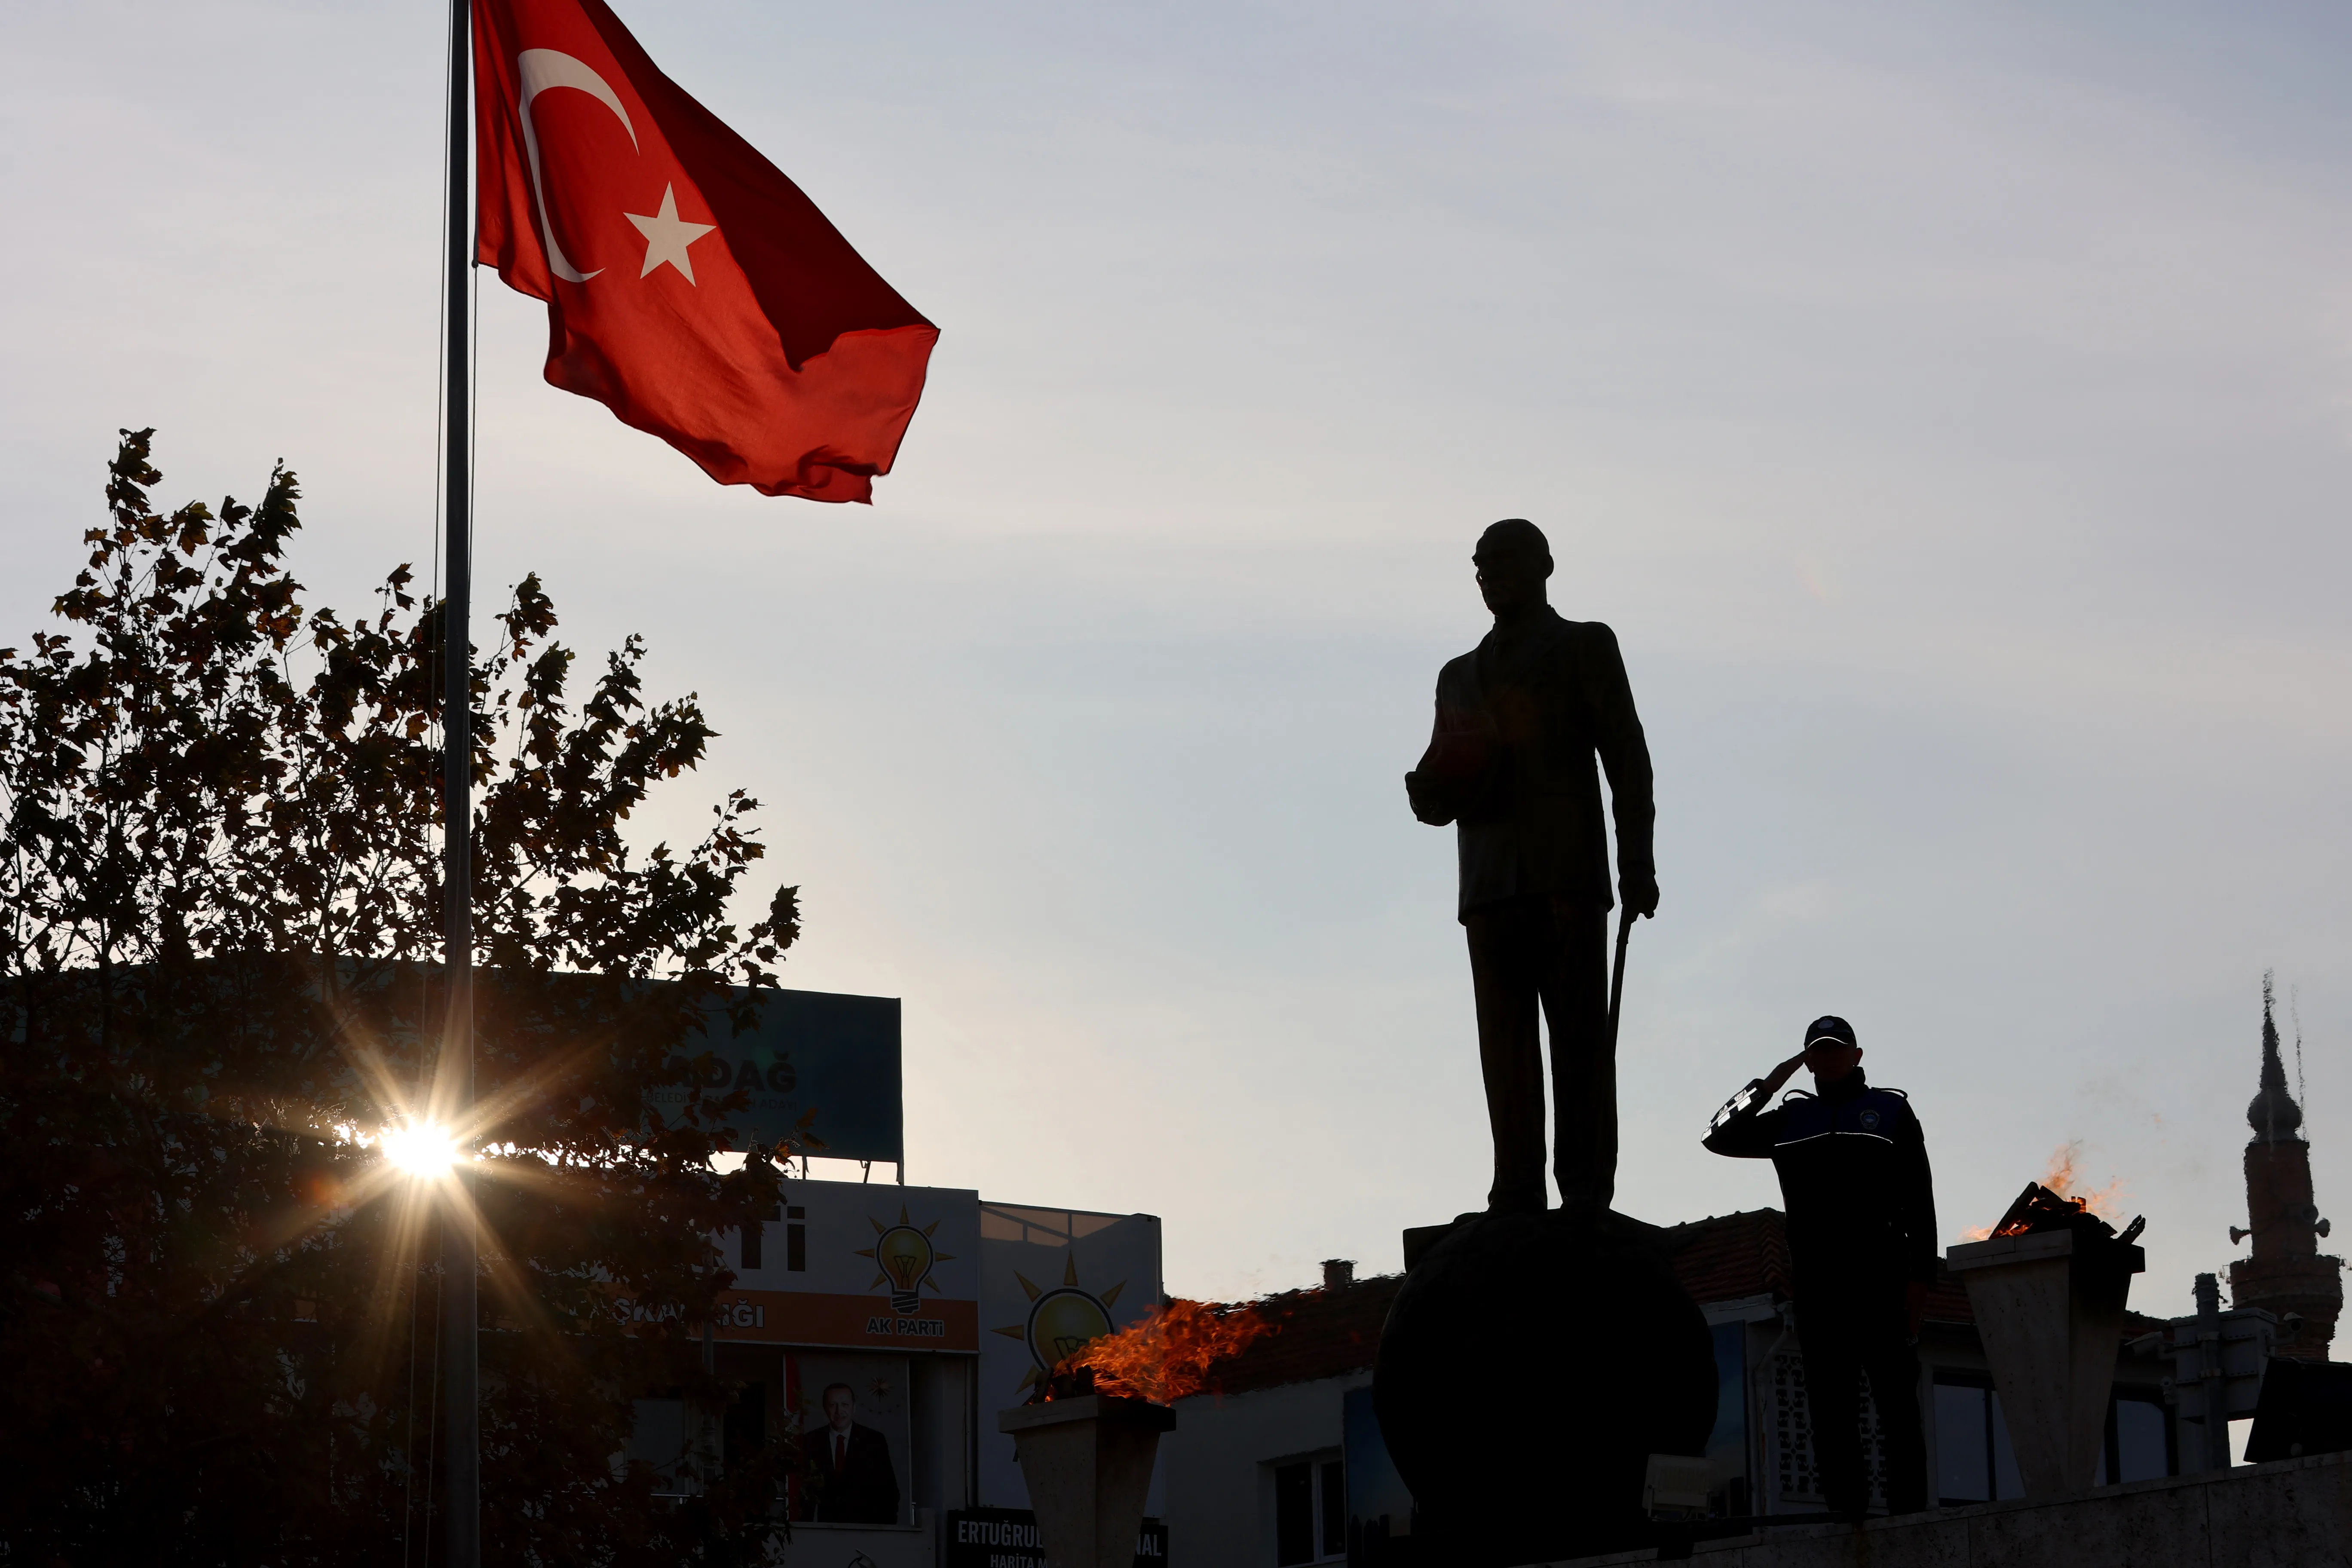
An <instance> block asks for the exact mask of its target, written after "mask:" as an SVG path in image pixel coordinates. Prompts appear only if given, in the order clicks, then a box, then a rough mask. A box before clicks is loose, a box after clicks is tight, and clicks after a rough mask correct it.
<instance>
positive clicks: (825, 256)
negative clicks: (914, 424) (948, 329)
mask: <svg viewBox="0 0 2352 1568" xmlns="http://www.w3.org/2000/svg"><path fill="white" fill-rule="evenodd" d="M474 80H475V83H476V93H477V98H476V103H477V107H476V110H475V114H476V122H477V127H478V138H477V146H478V153H477V167H478V183H479V186H480V194H479V196H478V202H479V215H480V226H479V236H478V241H477V246H476V259H478V260H479V261H481V262H483V263H485V264H486V265H488V266H493V267H496V268H498V269H499V277H501V278H503V279H506V280H507V282H508V283H509V285H511V286H512V287H514V288H516V289H520V290H521V291H522V292H523V293H526V294H529V295H531V296H533V297H535V298H537V299H541V300H546V301H547V320H548V349H547V379H548V380H549V381H550V382H551V383H553V384H555V385H557V386H560V387H562V388H563V389H564V390H565V391H567V392H576V393H578V394H580V395H582V396H583V397H593V398H594V399H596V400H597V401H598V402H599V403H602V404H604V405H605V406H606V407H608V408H610V409H611V410H612V411H613V412H614V414H615V415H617V416H620V418H621V419H622V421H623V422H624V423H626V424H630V425H634V426H636V427H637V428H638V429H640V430H649V431H651V432H652V433H653V434H655V435H656V436H659V437H662V439H664V440H666V441H667V442H668V443H669V444H670V445H671V446H673V447H677V449H678V450H679V451H681V452H684V453H685V454H686V455H687V456H688V457H689V458H693V459H694V460H695V461H696V462H698V463H699V464H701V465H702V468H703V470H704V471H705V472H706V473H708V474H709V476H710V477H711V478H712V479H717V480H719V482H720V483H721V484H730V485H751V486H752V487H753V488H755V489H759V490H761V492H763V493H764V494H767V495H772V496H773V495H789V496H806V497H808V498H809V499H811V500H872V499H873V494H874V486H873V482H872V480H873V476H874V475H876V474H887V473H888V472H889V471H890V461H891V459H892V458H894V457H896V456H897V455H898V441H899V438H900V437H902V436H904V435H905V434H906V431H907V421H908V419H910V418H912V417H913V416H914V413H915V404H916V402H917V400H918V399H919V398H920V397H921V396H922V392H923V372H924V367H925V366H926V365H927V364H928V363H929V360H930V355H931V345H932V344H933V343H934V342H938V341H939V335H940V332H939V329H938V328H937V327H934V326H933V325H931V323H930V322H929V321H925V320H924V319H923V317H922V315H921V314H920V313H919V312H918V311H917V310H916V309H915V308H914V307H913V306H912V305H909V304H908V303H907V301H906V300H903V299H901V298H899V296H898V290H897V289H893V288H891V287H890V285H889V284H887V283H886V282H884V281H883V280H882V279H881V276H880V275H879V274H878V273H877V272H876V271H875V270H874V269H873V268H871V267H868V266H867V265H866V261H865V258H862V257H860V256H859V255H858V254H857V252H856V251H855V250H852V249H851V248H850V247H849V242H848V241H847V240H845V239H844V238H843V237H841V231H840V230H838V229H836V228H835V227H834V226H833V225H832V224H830V223H828V222H827V221H825V216H824V214H823V213H821V212H819V211H817V209H816V205H815V204H814V203H813V202H811V201H810V200H809V199H808V197H806V196H805V195H802V194H801V190H800V187H799V186H797V185H795V184H793V183H792V181H790V180H788V179H786V178H785V177H784V175H783V174H782V171H780V170H778V169H777V168H776V166H775V165H774V164H772V163H769V162H768V161H767V160H766V159H765V158H763V157H761V155H760V154H759V153H757V152H756V151H754V150H753V149H752V147H751V143H749V142H745V141H744V140H743V139H742V138H741V137H740V136H738V135H736V134H735V132H732V131H730V130H729V129H728V128H727V127H726V126H725V125H723V124H721V123H720V122H719V120H718V118H717V117H716V116H715V115H713V114H712V113H711V112H710V111H709V110H707V109H705V108H703V107H702V105H700V104H698V103H697V102H696V101H695V100H693V99H691V98H688V96H687V95H686V93H685V92H684V91H683V90H682V89H680V88H679V87H678V85H677V83H676V82H673V81H671V80H670V79H669V78H667V77H666V76H664V75H662V73H661V72H660V71H659V70H657V69H656V68H655V67H654V63H653V61H652V60H650V59H648V58H646V52H645V50H643V49H641V48H639V47H637V41H636V40H635V38H632V37H629V34H628V29H626V28H625V27H623V26H621V24H620V21H619V19H618V18H616V17H615V16H614V15H613V13H612V12H611V10H609V9H608V8H607V7H606V6H605V5H604V0H476V3H475V5H474Z"/></svg>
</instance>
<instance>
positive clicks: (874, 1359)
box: [784, 1351, 914, 1525]
mask: <svg viewBox="0 0 2352 1568" xmlns="http://www.w3.org/2000/svg"><path fill="white" fill-rule="evenodd" d="M907 1384H908V1368H907V1358H906V1357H905V1356H902V1355H875V1354H871V1353H869V1352H859V1351H831V1352H826V1351H794V1352H791V1353H789V1354H787V1355H786V1356H785V1357H784V1405H785V1409H786V1421H787V1423H788V1425H789V1426H790V1427H791V1429H792V1430H793V1433H795V1434H796V1435H797V1436H798V1437H799V1439H800V1449H801V1464H800V1470H799V1473H798V1474H797V1475H795V1476H794V1477H793V1487H792V1517H793V1521H794V1522H795V1523H803V1524H866V1525H874V1524H907V1523H910V1522H912V1521H913V1518H914V1515H913V1513H912V1512H911V1511H910V1508H909V1503H908V1481H909V1480H910V1479H912V1473H913V1471H912V1464H911V1461H912V1458H913V1453H914V1449H913V1441H914V1428H913V1423H912V1420H911V1419H910V1415H909V1409H910V1406H909V1405H908V1388H907Z"/></svg>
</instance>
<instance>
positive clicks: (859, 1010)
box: [646, 991, 906, 1164]
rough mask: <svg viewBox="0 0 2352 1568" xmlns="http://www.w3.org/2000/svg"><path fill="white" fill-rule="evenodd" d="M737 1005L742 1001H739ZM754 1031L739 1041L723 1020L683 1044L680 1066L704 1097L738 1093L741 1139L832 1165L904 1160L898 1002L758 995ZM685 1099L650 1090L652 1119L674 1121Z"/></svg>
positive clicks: (682, 1088) (817, 994) (812, 994)
mask: <svg viewBox="0 0 2352 1568" xmlns="http://www.w3.org/2000/svg"><path fill="white" fill-rule="evenodd" d="M742 994H743V993H740V992H739V993H738V995H739V996H740V995H742ZM757 999H758V1001H759V1004H760V1021H759V1024H758V1026H756V1027H754V1028H751V1029H747V1030H745V1031H744V1032H743V1033H741V1034H740V1035H738V1034H735V1033H733V1032H732V1030H731V1027H730V1025H729V1023H728V1021H727V1018H726V1016H725V1015H724V1014H714V1015H713V1016H712V1017H711V1019H710V1025H709V1031H708V1033H706V1034H704V1035H702V1036H701V1037H698V1038H693V1039H689V1040H688V1041H687V1042H686V1045H685V1048H684V1050H683V1051H682V1053H681V1055H682V1057H683V1058H685V1060H684V1061H682V1062H680V1063H679V1064H678V1065H679V1066H681V1067H685V1068H688V1070H689V1071H698V1073H699V1079H698V1082H699V1084H700V1086H701V1089H702V1091H703V1092H704V1093H705V1094H725V1093H727V1092H729V1091H730V1090H732V1089H744V1090H746V1091H747V1092H748V1093H749V1094H750V1095H751V1109H750V1110H744V1111H737V1112H733V1113H731V1114H730V1115H729V1116H728V1118H727V1121H728V1124H729V1125H730V1126H731V1127H733V1128H734V1129H735V1131H736V1133H737V1134H738V1136H739V1137H740V1139H743V1140H748V1141H751V1142H759V1143H762V1144H773V1143H775V1142H777V1141H778V1140H779V1139H783V1138H791V1139H793V1140H795V1141H799V1142H803V1143H804V1144H805V1146H806V1152H809V1153H812V1154H822V1155H825V1156H827V1157H829V1158H832V1159H836V1160H887V1161H889V1162H891V1163H894V1164H897V1163H903V1162H904V1161H905V1159H906V1118H905V1110H904V1101H903V1096H902V1092H901V1089H902V1080H901V1079H900V1077H899V1070H898V998H897V997H896V996H848V995H843V994H838V993H835V992H830V991H762V992H760V993H757ZM689 1092H690V1090H689V1089H688V1087H687V1086H686V1085H684V1084H681V1085H679V1086H678V1087H677V1088H673V1089H655V1090H654V1091H653V1092H652V1093H651V1094H649V1095H648V1096H647V1097H646V1101H647V1107H648V1109H649V1110H650V1111H651V1113H652V1114H654V1115H656V1116H659V1117H664V1118H668V1117H674V1116H676V1115H677V1114H678V1112H679V1111H680V1110H683V1108H684V1107H685V1104H686V1100H687V1097H688V1093H689Z"/></svg>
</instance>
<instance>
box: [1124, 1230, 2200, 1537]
mask: <svg viewBox="0 0 2352 1568" xmlns="http://www.w3.org/2000/svg"><path fill="white" fill-rule="evenodd" d="M1664 1243H1665V1245H1666V1247H1667V1248H1668V1251H1669V1253H1670V1256H1671V1258H1672V1259H1673V1264H1674V1268H1675V1275H1676V1277H1677V1278H1678V1279H1680V1280H1681V1282H1682V1284H1683V1287H1684V1289H1685V1290H1687V1291H1688V1292H1689V1294H1690V1296H1691V1298H1692V1300H1695V1301H1696V1302H1697V1303H1698V1304H1699V1307H1700V1310H1701V1311H1702V1312H1703V1313H1704V1314H1705V1315H1706V1320H1707V1322H1708V1325H1709V1327H1710V1328H1711V1329H1712V1331H1713V1333H1714V1339H1715V1352H1716V1371H1717V1389H1718V1396H1717V1416H1716V1425H1715V1430H1714V1433H1713V1434H1712V1436H1711V1437H1710V1439H1709V1442H1708V1458H1710V1459H1712V1460H1713V1461H1714V1465H1715V1470H1716V1478H1717V1492H1716V1496H1715V1498H1714V1499H1713V1505H1714V1511H1715V1512H1717V1513H1718V1514H1721V1515H1727V1516H1728V1515H1747V1514H1759V1513H1760V1514H1780V1513H1812V1512H1818V1511H1819V1510H1821V1509H1822V1507H1823V1505H1824V1500H1823V1499H1822V1493H1821V1490H1820V1481H1819V1476H1818V1472H1817V1470H1816V1468H1815V1467H1814V1463H1813V1456H1812V1436H1811V1423H1810V1420H1809V1415H1808V1410H1807V1405H1806V1400H1805V1384H1804V1363H1803V1359H1802V1357H1801V1355H1800V1353H1799V1352H1798V1348H1797V1339H1796V1333H1795V1324H1796V1321H1797V1314H1798V1313H1800V1312H1801V1310H1803V1303H1802V1301H1801V1300H1799V1299H1798V1298H1797V1295H1796V1291H1795V1281H1794V1279H1793V1276H1792V1274H1791V1272H1790V1266H1789V1250H1788V1240H1787V1233H1786V1230H1785V1227H1784V1226H1783V1223H1782V1216H1781V1215H1780V1211H1779V1210H1777V1209H1758V1210H1750V1211H1746V1212H1742V1213H1738V1214H1730V1215H1719V1216H1716V1217H1713V1218H1708V1219H1704V1220H1698V1221H1696V1222H1693V1223H1691V1224H1688V1225H1681V1226H1672V1227H1670V1228H1668V1229H1667V1230H1665V1231H1664ZM1403 1278H1404V1277H1403V1276H1402V1275H1386V1276H1381V1277H1378V1278H1375V1279H1364V1280H1357V1279H1352V1278H1351V1277H1349V1276H1347V1275H1345V1274H1342V1273H1339V1272H1338V1271H1335V1270H1331V1269H1328V1268H1327V1277H1326V1282H1325V1284H1324V1285H1323V1286H1322V1287H1321V1288H1319V1289H1312V1290H1300V1291H1294V1292H1290V1293H1288V1294H1286V1295H1281V1296H1276V1297H1271V1298H1268V1299H1267V1300H1265V1302H1263V1303H1261V1305H1262V1307H1263V1308H1264V1309H1265V1310H1267V1311H1268V1312H1269V1313H1270V1314H1271V1315H1272V1316H1273V1317H1275V1318H1276V1321H1278V1322H1279V1323H1280V1324H1281V1331H1280V1332H1278V1333H1277V1334H1276V1335H1274V1336H1273V1337H1271V1338H1269V1339H1265V1340H1262V1341H1260V1342H1257V1343H1256V1344H1254V1345H1252V1346H1251V1347H1250V1348H1249V1349H1248V1350H1246V1351H1244V1352H1242V1354H1241V1355H1239V1356H1238V1357H1236V1358H1234V1361H1232V1362H1231V1363H1226V1364H1225V1366H1224V1367H1223V1368H1222V1369H1221V1373H1220V1376H1219V1379H1218V1382H1217V1384H1215V1386H1214V1387H1213V1388H1212V1389H1211V1390H1209V1391H1207V1392H1204V1393H1203V1394H1200V1395H1199V1396H1197V1397H1194V1398H1192V1399H1188V1400H1185V1401H1183V1402H1182V1403H1181V1405H1179V1407H1178V1409H1179V1416H1178V1423H1177V1427H1176V1430H1175V1431H1174V1432H1173V1433H1171V1435H1170V1436H1169V1437H1168V1438H1167V1439H1166V1441H1165V1444H1164V1446H1163V1448H1162V1458H1161V1476H1162V1478H1163V1480H1164V1484H1165V1488H1166V1499H1167V1510H1168V1512H1167V1518H1168V1526H1169V1538H1170V1541H1171V1552H1172V1553H1173V1554H1174V1555H1175V1556H1177V1557H1180V1558H1181V1560H1182V1561H1184V1562H1187V1563H1216V1564H1218V1565H1219V1568H1294V1565H1297V1564H1302V1563H1339V1562H1349V1563H1356V1564H1359V1565H1360V1568H1382V1565H1383V1564H1384V1563H1386V1564H1393V1563H1406V1562H1410V1561H1411V1559H1410V1557H1409V1555H1408V1550H1409V1549H1404V1550H1401V1549H1399V1547H1396V1546H1391V1544H1390V1543H1391V1542H1402V1540H1403V1539H1404V1538H1407V1537H1409V1536H1410V1535H1411V1534H1412V1498H1411V1495H1410V1493H1408V1492H1407V1491H1406V1490H1405V1489H1403V1487H1402V1484H1401V1483H1400V1482H1399V1480H1398V1479H1397V1478H1396V1476H1395V1474H1394V1471H1393V1469H1392V1468H1391V1467H1390V1465H1389V1461H1388V1456H1387V1453H1386V1450H1385V1447H1383V1446H1382V1445H1381V1440H1380V1428H1379V1424H1378V1422H1377V1420H1375V1419H1374V1417H1373V1414H1372V1409H1371V1377H1372V1363H1373V1361H1374V1359H1375V1356H1376V1353H1377V1352H1378V1349H1379V1344H1380V1332H1381V1323H1382V1322H1383V1321H1385V1319H1386V1317H1387V1315H1388V1309H1389V1303H1390V1302H1391V1300H1394V1298H1395V1296H1396V1292H1397V1289H1398V1288H1399V1287H1400V1286H1401V1285H1402V1282H1403ZM2157 1327H2158V1323H2157V1322H2156V1321H2155V1320H2152V1319H2146V1318H2137V1317H2136V1318H2135V1319H2134V1320H2133V1321H2132V1323H2131V1325H2130V1327H2129V1328H2128V1330H2127V1331H2126V1344H2127V1343H2128V1342H2129V1341H2131V1340H2132V1339H2135V1338H2138V1337H2140V1336H2143V1335H2145V1334H2147V1333H2148V1332H2149V1331H2153V1330H2155V1329H2156V1328H2157ZM1919 1353H1920V1363H1921V1367H1920V1382H1921V1387H1920V1391H1919V1392H1920V1406H1921V1409H1922V1411H1923V1412H1924V1413H1926V1415H1927V1426H1928V1432H1927V1440H1928V1465H1929V1476H1930V1480H1931V1483H1932V1486H1933V1494H1934V1495H1935V1496H1936V1498H1937V1500H1938V1501H1939V1502H1941V1503H1943V1504H1946V1505H1958V1504H1964V1503H1972V1502H1990V1501H1997V1500H2004V1499H2011V1498H2018V1497H2022V1496H2023V1495H2024V1486H2023V1484H2022V1482H2021V1479H2020V1478H2019V1476H2018V1472H2017V1464H2016V1460H2015V1458H2014V1457H2013V1456H2012V1455H2011V1451H2010V1447H2009V1436H2008V1431H2007V1427H2006V1425H2005V1423H2004V1422H2003V1421H2002V1419H2001V1413H2000V1395H1999V1394H1998V1393H1996V1392H1995V1390H1994V1388H1993V1380H1992V1374H1991V1370H1990V1364H1989V1363H1987V1361H1986V1359H1985V1354H1984V1349H1983V1345H1982V1343H1981V1342H1980V1341H1979V1337H1978V1334H1977V1331H1976V1322H1975V1316H1974V1314H1973V1312H1972V1311H1971V1310H1969V1300H1968V1296H1967V1293H1966V1292H1965V1291H1964V1290H1963V1289H1961V1287H1960V1286H1959V1284H1958V1282H1957V1281H1952V1280H1947V1281H1945V1282H1943V1283H1942V1284H1939V1285H1938V1286H1937V1288H1936V1289H1935V1291H1934V1293H1933V1294H1932V1295H1931V1296H1930V1297H1929V1300H1928V1310H1927V1323H1926V1326H1925V1328H1924V1329H1923V1331H1922V1333H1921V1336H1920V1346H1919ZM2168 1371H2169V1368H2168V1366H2167V1365H2166V1363H2163V1362H2162V1361H2160V1360H2159V1359H2158V1358H2157V1357H2156V1356H2155V1355H2153V1354H2152V1353H2135V1352H2132V1351H2130V1350H2128V1349H2126V1348H2125V1346H2124V1345H2119V1346H2118V1348H2117V1358H2116V1389H2115V1394H2114V1398H2113V1401H2112V1403H2111V1405H2110V1407H2109V1414H2108V1422H2107V1440H2106V1445H2105V1453H2104V1454H2103V1456H2102V1458H2101V1461H2100V1468H2099V1482H2100V1484H2102V1485H2105V1484H2107V1483H2109V1482H2111V1481H2137V1480H2147V1479H2156V1478H2158V1477H2163V1476H2169V1475H2176V1474H2179V1473H2180V1470H2181V1466H2180V1464H2179V1458H2178V1450H2179V1433H2178V1430H2177V1428H2178V1425H2179V1424H2178V1423H2177V1421H2176V1420H2175V1418H2174V1415H2173V1414H2172V1411H2171V1409H2170V1408H2169V1407H2168V1404H2167V1402H2166V1398H2165V1389H2164V1378H2165V1376H2166V1374H2167V1373H2168ZM1575 1418H1576V1415H1575V1413H1573V1412H1564V1413H1563V1419H1575ZM1866 1420H1868V1421H1873V1422H1874V1420H1875V1416H1874V1415H1868V1414H1866ZM1867 1430H1870V1428H1867V1427H1866V1431H1867ZM1873 1436H1874V1433H1873ZM1870 1451H1871V1452H1872V1453H1873V1455H1874V1462H1875V1463H1876V1464H1879V1465H1883V1463H1884V1455H1883V1449H1882V1447H1881V1446H1880V1445H1879V1444H1878V1443H1877V1442H1875V1441H1873V1442H1872V1443H1871V1445H1870ZM1875 1491H1876V1488H1875V1487H1874V1492H1875ZM1875 1500H1878V1499H1876V1498H1874V1501H1875Z"/></svg>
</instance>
